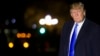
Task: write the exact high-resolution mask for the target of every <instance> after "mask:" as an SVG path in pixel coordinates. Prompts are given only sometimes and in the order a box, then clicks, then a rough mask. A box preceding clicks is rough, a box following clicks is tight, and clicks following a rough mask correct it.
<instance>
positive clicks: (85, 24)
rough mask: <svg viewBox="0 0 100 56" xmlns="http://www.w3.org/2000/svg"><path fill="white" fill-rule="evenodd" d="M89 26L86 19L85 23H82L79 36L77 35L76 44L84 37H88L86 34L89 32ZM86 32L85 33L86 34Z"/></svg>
mask: <svg viewBox="0 0 100 56" xmlns="http://www.w3.org/2000/svg"><path fill="white" fill-rule="evenodd" d="M87 27H88V23H87V19H86V20H85V21H84V23H83V25H82V27H81V29H80V32H79V34H78V37H77V41H76V45H77V43H78V42H79V41H81V39H83V38H86V37H85V36H86V35H85V34H86V33H87V30H88V29H87ZM84 33H85V34H84Z"/></svg>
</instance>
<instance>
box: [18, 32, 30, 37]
mask: <svg viewBox="0 0 100 56" xmlns="http://www.w3.org/2000/svg"><path fill="white" fill-rule="evenodd" d="M30 37H31V33H27V34H26V33H17V38H30Z"/></svg>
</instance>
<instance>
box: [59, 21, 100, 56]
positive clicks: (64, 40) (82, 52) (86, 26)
mask: <svg viewBox="0 0 100 56" xmlns="http://www.w3.org/2000/svg"><path fill="white" fill-rule="evenodd" d="M73 24H74V21H69V22H66V23H65V24H64V26H63V29H62V32H61V38H60V46H59V53H58V56H68V51H69V49H68V48H69V47H68V46H69V38H70V33H71V30H72V27H73ZM75 56H100V26H99V25H97V24H96V23H94V22H92V21H89V20H88V19H86V20H85V21H84V23H83V25H82V27H81V29H80V32H79V34H78V37H77V40H76V44H75Z"/></svg>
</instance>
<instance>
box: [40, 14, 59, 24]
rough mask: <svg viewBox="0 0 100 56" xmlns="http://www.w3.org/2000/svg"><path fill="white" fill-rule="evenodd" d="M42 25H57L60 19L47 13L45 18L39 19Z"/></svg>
mask: <svg viewBox="0 0 100 56" xmlns="http://www.w3.org/2000/svg"><path fill="white" fill-rule="evenodd" d="M39 24H40V25H45V24H46V25H56V24H58V19H56V18H54V19H52V18H51V16H50V15H46V16H45V18H44V19H43V18H42V19H40V20H39Z"/></svg>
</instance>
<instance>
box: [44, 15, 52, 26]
mask: <svg viewBox="0 0 100 56" xmlns="http://www.w3.org/2000/svg"><path fill="white" fill-rule="evenodd" d="M45 22H46V25H51V16H50V15H46V17H45Z"/></svg>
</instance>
